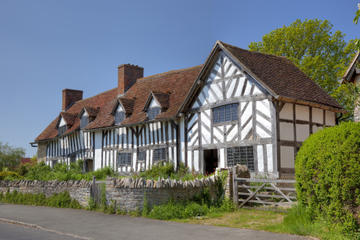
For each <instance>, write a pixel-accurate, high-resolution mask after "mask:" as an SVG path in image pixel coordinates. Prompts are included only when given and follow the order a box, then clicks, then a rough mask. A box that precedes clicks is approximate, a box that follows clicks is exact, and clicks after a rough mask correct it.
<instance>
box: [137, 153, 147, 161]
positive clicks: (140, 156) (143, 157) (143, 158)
mask: <svg viewBox="0 0 360 240" xmlns="http://www.w3.org/2000/svg"><path fill="white" fill-rule="evenodd" d="M138 161H141V162H145V161H146V151H139V152H138Z"/></svg>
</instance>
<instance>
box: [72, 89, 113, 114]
mask: <svg viewBox="0 0 360 240" xmlns="http://www.w3.org/2000/svg"><path fill="white" fill-rule="evenodd" d="M115 89H117V87H115V88H112V89H109V90H106V91H104V92H101V93H98V94H96V95H94V96H91V97H88V98H84V99H81V100H79V101H76V102H75V103H78V102H83V101H85V100H89V99H91V98H94V97H98V96H99V95H101V94H104V93H108V92H110V91H113V90H115ZM69 109H70V108H69Z"/></svg>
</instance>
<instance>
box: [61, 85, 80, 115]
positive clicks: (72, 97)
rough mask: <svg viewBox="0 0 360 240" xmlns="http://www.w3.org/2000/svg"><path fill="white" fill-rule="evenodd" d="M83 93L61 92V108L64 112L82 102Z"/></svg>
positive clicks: (65, 90)
mask: <svg viewBox="0 0 360 240" xmlns="http://www.w3.org/2000/svg"><path fill="white" fill-rule="evenodd" d="M82 98H83V91H81V90H74V89H64V90H62V108H61V110H62V111H63V112H64V111H66V110H68V109H69V108H70V107H71V106H72V105H73V104H74V103H75V102H77V101H80V100H82Z"/></svg>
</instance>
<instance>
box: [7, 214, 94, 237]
mask: <svg viewBox="0 0 360 240" xmlns="http://www.w3.org/2000/svg"><path fill="white" fill-rule="evenodd" d="M0 222H3V223H8V224H15V225H20V226H23V227H28V228H34V229H38V230H42V231H46V232H50V233H55V234H58V235H62V236H68V237H72V238H77V239H81V240H93V239H92V238H89V237H83V236H79V235H76V234H72V233H65V232H60V231H57V230H54V229H49V228H45V227H42V226H40V225H37V224H32V223H25V222H21V221H16V220H12V219H7V218H0Z"/></svg>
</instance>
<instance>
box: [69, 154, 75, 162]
mask: <svg viewBox="0 0 360 240" xmlns="http://www.w3.org/2000/svg"><path fill="white" fill-rule="evenodd" d="M75 162H76V155H75V154H72V155H70V163H75Z"/></svg>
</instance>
